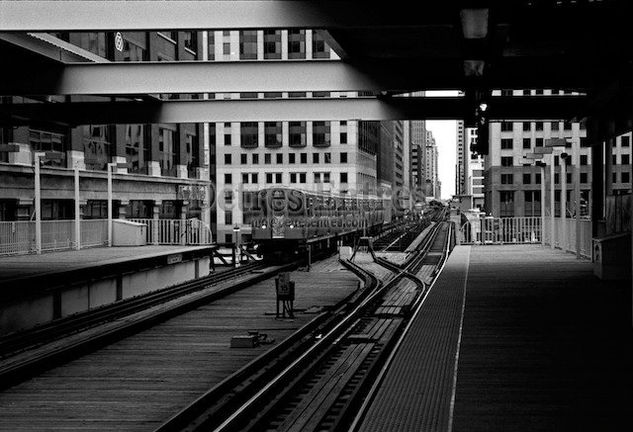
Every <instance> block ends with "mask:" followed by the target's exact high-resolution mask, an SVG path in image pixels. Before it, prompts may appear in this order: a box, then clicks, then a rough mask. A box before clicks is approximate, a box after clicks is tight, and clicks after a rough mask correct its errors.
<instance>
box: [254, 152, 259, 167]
mask: <svg viewBox="0 0 633 432" xmlns="http://www.w3.org/2000/svg"><path fill="white" fill-rule="evenodd" d="M257 164H259V155H258V154H257V153H253V165H257Z"/></svg>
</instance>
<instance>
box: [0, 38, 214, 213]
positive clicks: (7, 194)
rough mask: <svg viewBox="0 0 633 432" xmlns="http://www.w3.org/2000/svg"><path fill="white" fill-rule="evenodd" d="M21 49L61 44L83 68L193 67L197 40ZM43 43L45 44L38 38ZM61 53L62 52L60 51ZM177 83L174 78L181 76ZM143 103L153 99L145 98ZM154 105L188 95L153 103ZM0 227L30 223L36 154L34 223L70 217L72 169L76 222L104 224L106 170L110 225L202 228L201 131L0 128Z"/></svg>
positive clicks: (186, 127) (97, 41)
mask: <svg viewBox="0 0 633 432" xmlns="http://www.w3.org/2000/svg"><path fill="white" fill-rule="evenodd" d="M25 37H26V38H32V40H29V41H28V43H32V44H36V45H37V44H42V43H47V44H52V45H55V46H58V45H59V46H62V47H63V46H64V43H65V44H66V46H68V44H70V45H71V46H74V47H75V48H73V49H72V52H73V53H74V55H79V56H81V57H82V58H83V60H84V61H103V60H104V59H107V60H115V61H160V60H198V59H202V58H203V57H202V52H203V51H204V47H203V45H202V41H201V38H200V32H164V33H160V32H124V33H112V32H108V33H103V32H102V33H56V34H46V35H42V36H37V37H36V36H34V35H26V36H25ZM43 38H45V40H42V39H43ZM62 49H63V48H62ZM183 79H184V78H183ZM144 97H147V98H156V97H157V96H150V95H146V96H144ZM160 97H169V98H177V97H192V98H194V97H198V95H162V96H160ZM68 100H72V101H95V102H98V101H107V100H109V99H107V98H100V97H86V96H84V97H77V96H61V97H60V96H44V97H42V98H38V97H33V98H30V99H27V98H23V97H4V98H2V101H1V103H5V104H10V103H22V102H32V103H38V102H42V101H47V102H65V101H68ZM0 140H1V143H2V144H10V146H9V147H10V148H11V151H4V152H0V183H1V184H2V185H3V187H2V188H0V220H28V219H31V218H33V217H34V216H33V215H34V193H35V192H34V176H33V164H34V160H35V156H36V154H38V157H39V154H40V153H41V154H42V156H41V165H42V170H41V193H42V201H41V202H42V215H41V216H42V219H68V218H73V217H74V177H73V170H74V169H75V168H78V169H79V171H80V205H81V207H80V208H81V212H82V215H81V217H83V218H106V217H107V181H106V178H107V173H106V171H107V168H108V165H109V164H111V166H112V170H113V172H114V174H113V213H114V217H121V218H125V217H137V218H170V219H171V218H189V217H197V218H201V219H203V220H205V221H206V222H209V221H210V217H209V194H208V191H209V184H210V177H209V175H210V173H209V165H208V157H207V156H206V155H205V148H206V147H208V144H207V143H206V141H207V140H208V136H205V130H204V127H203V125H201V124H118V125H107V124H98V125H82V126H78V127H68V126H64V125H60V124H52V123H51V124H45V123H43V124H31V125H29V126H18V127H5V128H2V129H0Z"/></svg>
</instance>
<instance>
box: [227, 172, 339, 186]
mask: <svg viewBox="0 0 633 432" xmlns="http://www.w3.org/2000/svg"><path fill="white" fill-rule="evenodd" d="M264 180H265V182H266V183H269V184H283V183H284V182H283V173H281V172H267V173H264ZM289 180H290V183H295V184H297V183H299V184H301V183H306V182H307V173H305V172H291V173H289ZM339 180H340V183H341V184H346V183H347V182H348V176H347V173H346V172H342V173H340V175H339ZM313 181H314V183H330V181H331V173H330V172H328V171H324V172H314V173H313ZM242 183H243V184H258V183H259V173H242ZM224 184H227V185H229V184H233V174H231V173H225V174H224Z"/></svg>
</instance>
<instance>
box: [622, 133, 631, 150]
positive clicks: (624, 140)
mask: <svg viewBox="0 0 633 432" xmlns="http://www.w3.org/2000/svg"><path fill="white" fill-rule="evenodd" d="M620 145H621V146H622V147H628V146H630V145H631V137H629V136H628V135H625V136H623V137H622V138H621V139H620Z"/></svg>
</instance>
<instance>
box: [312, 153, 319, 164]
mask: <svg viewBox="0 0 633 432" xmlns="http://www.w3.org/2000/svg"><path fill="white" fill-rule="evenodd" d="M312 163H315V164H318V163H319V154H318V153H312Z"/></svg>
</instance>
